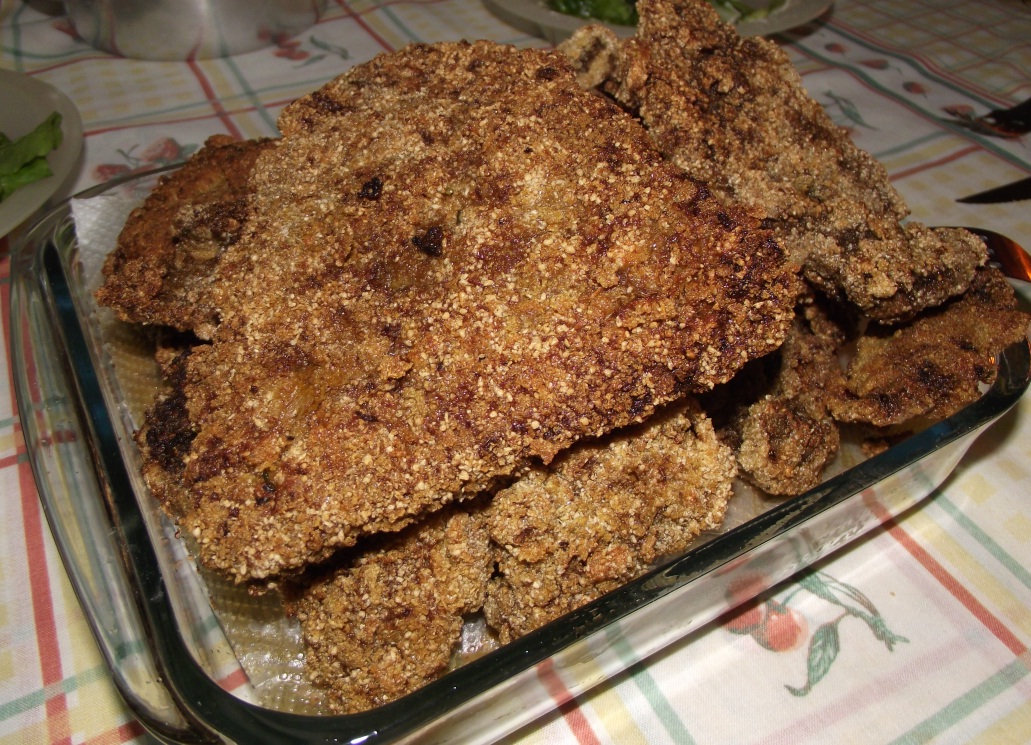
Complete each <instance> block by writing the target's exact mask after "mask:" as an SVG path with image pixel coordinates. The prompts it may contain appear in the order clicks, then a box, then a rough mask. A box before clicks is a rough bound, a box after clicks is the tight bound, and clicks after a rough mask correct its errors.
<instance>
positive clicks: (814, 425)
mask: <svg viewBox="0 0 1031 745" xmlns="http://www.w3.org/2000/svg"><path fill="white" fill-rule="evenodd" d="M849 327H850V326H849V324H848V323H847V322H846V321H845V320H844V319H838V318H837V317H836V314H835V313H834V312H833V309H832V308H831V307H829V306H828V304H827V303H825V302H823V301H822V300H821V299H820V298H819V297H818V296H816V295H814V294H812V293H810V294H809V295H808V296H807V297H806V299H805V300H804V301H803V302H801V303H800V304H799V307H798V311H797V316H796V320H795V324H794V325H793V327H792V329H791V331H790V332H788V336H787V339H786V340H785V341H784V344H783V345H782V346H781V348H780V349H778V350H777V351H776V352H774V353H773V354H771V355H768V356H767V357H765V358H763V359H762V360H757V361H755V362H753V363H750V365H749V368H748V369H747V370H746V371H745V372H744V373H742V374H741V375H739V376H737V377H736V378H735V379H734V380H732V381H731V382H730V383H728V384H727V386H726V387H727V389H728V390H727V391H721V392H720V393H719V396H716V395H714V396H713V397H712V398H717V397H718V398H722V399H724V400H725V403H724V404H723V410H722V411H717V412H714V416H716V417H718V418H719V419H721V420H724V421H726V424H725V425H724V426H721V427H720V430H719V433H720V437H721V439H723V441H724V442H726V443H727V444H729V445H730V446H731V447H732V448H733V449H734V451H735V454H736V456H737V462H738V469H739V471H740V474H741V476H742V477H743V478H744V479H746V480H747V481H749V482H750V483H751V484H752V485H754V486H756V487H758V488H760V489H762V490H763V491H764V492H766V493H767V494H771V495H775V496H792V495H796V494H801V493H802V492H805V491H807V490H808V489H811V488H813V487H814V486H816V485H817V484H819V483H820V481H821V479H822V476H823V473H824V471H825V469H826V467H827V465H828V464H829V463H830V462H831V460H832V459H833V458H834V456H835V454H836V453H837V452H838V447H839V444H840V433H839V431H838V425H837V423H836V422H835V421H834V419H833V417H832V416H831V413H830V410H829V405H828V398H829V396H830V395H831V391H832V390H834V389H835V387H836V386H837V385H840V379H841V376H842V370H841V366H840V364H839V362H838V355H839V350H840V349H841V347H842V345H843V344H844V343H845V341H846V339H847V337H848V329H849ZM707 410H708V408H707Z"/></svg>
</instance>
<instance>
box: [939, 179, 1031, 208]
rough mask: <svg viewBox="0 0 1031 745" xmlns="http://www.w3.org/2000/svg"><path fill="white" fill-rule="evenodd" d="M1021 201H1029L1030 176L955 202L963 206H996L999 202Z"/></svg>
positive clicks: (1030, 191)
mask: <svg viewBox="0 0 1031 745" xmlns="http://www.w3.org/2000/svg"><path fill="white" fill-rule="evenodd" d="M1022 199H1031V176H1029V177H1028V178H1022V179H1020V180H1019V181H1014V182H1013V183H1010V184H1003V185H1002V186H996V187H995V188H994V189H988V190H987V191H981V192H978V193H977V194H971V195H970V196H967V197H962V198H961V199H957V200H956V201H957V202H962V203H963V204H998V203H1000V202H1019V201H1020V200H1022Z"/></svg>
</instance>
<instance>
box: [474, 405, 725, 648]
mask: <svg viewBox="0 0 1031 745" xmlns="http://www.w3.org/2000/svg"><path fill="white" fill-rule="evenodd" d="M735 470H736V469H735V465H734V456H733V453H732V452H731V450H730V448H729V447H727V446H725V445H723V444H722V443H720V442H719V440H718V439H717V438H716V433H715V431H714V430H713V426H712V422H711V421H710V420H709V419H708V417H706V416H705V414H704V413H702V411H701V409H700V408H699V406H698V405H697V403H696V402H695V401H694V399H688V400H687V401H686V402H685V403H683V404H680V405H678V406H677V407H676V408H675V409H673V410H671V411H664V412H660V413H659V414H656V416H654V417H652V419H650V420H649V421H648V422H646V423H645V424H643V425H638V426H637V427H634V428H631V430H630V431H628V432H619V433H616V434H615V436H610V438H608V439H606V440H604V441H602V442H600V443H592V444H585V443H581V444H579V445H577V446H576V447H574V448H573V449H571V450H569V451H568V452H566V453H564V454H563V455H562V456H560V457H559V458H557V459H556V460H555V461H554V463H552V466H551V467H550V468H549V469H547V470H544V469H538V470H535V471H533V472H531V473H530V474H529V475H527V476H526V477H524V478H523V479H521V480H519V481H517V482H516V483H515V484H513V485H512V486H510V487H508V488H507V489H504V490H502V491H500V492H499V493H498V494H496V495H495V497H494V499H493V501H492V502H491V504H490V506H489V507H488V508H487V511H486V512H487V524H488V526H489V530H490V535H491V539H492V540H493V541H494V542H495V543H496V544H497V550H498V552H499V560H498V572H497V575H496V576H495V577H494V578H493V579H491V582H490V586H489V588H488V591H487V601H486V605H485V606H484V615H485V617H486V619H487V623H488V624H489V625H490V626H491V627H492V628H494V629H495V630H496V631H497V632H498V635H499V637H500V639H501V641H502V642H507V641H509V640H511V639H513V638H516V637H519V636H522V635H524V634H526V633H528V632H530V631H532V630H534V629H536V628H538V627H540V626H542V625H544V624H545V623H547V622H548V621H552V620H554V619H556V618H558V617H559V616H561V615H563V614H565V613H568V612H569V611H571V610H574V609H575V608H578V607H580V606H582V605H584V604H585V603H588V602H590V601H591V600H594V599H595V598H598V597H600V596H601V595H603V594H604V593H606V592H608V591H610V590H613V589H615V588H617V587H619V586H620V585H623V584H625V583H626V582H627V581H628V580H630V579H633V578H634V577H637V576H639V575H641V574H643V573H644V572H645V571H646V570H647V569H648V568H650V567H651V566H653V565H654V564H655V563H656V562H657V561H658V560H660V559H662V558H664V557H670V556H674V555H676V554H678V553H681V552H683V551H684V550H685V549H686V548H687V546H688V544H689V543H690V542H691V541H692V540H694V539H695V538H697V537H698V536H699V535H700V534H701V533H703V532H705V531H709V530H715V529H717V528H718V527H719V526H720V524H721V523H722V520H723V514H724V512H725V511H726V507H727V501H728V500H729V498H730V496H731V484H732V481H733V478H734V475H735Z"/></svg>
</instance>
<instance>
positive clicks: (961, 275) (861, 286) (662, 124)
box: [560, 0, 985, 322]
mask: <svg viewBox="0 0 1031 745" xmlns="http://www.w3.org/2000/svg"><path fill="white" fill-rule="evenodd" d="M638 11H639V15H640V23H639V25H638V30H637V34H636V36H635V37H633V38H629V39H625V40H617V39H616V38H615V36H614V35H613V34H612V33H611V31H609V30H607V29H605V28H603V27H600V26H591V27H587V28H585V29H582V30H581V31H579V32H578V33H577V34H576V35H574V36H573V38H571V39H569V40H568V41H567V42H566V43H565V44H563V45H562V46H561V47H560V48H561V49H562V50H563V51H564V52H565V53H566V54H568V55H569V56H570V57H571V58H572V59H573V60H574V63H575V65H576V67H577V69H578V70H579V73H580V77H581V80H582V81H583V82H584V84H587V85H598V86H600V87H601V89H602V90H603V91H605V92H606V93H608V94H609V95H611V96H613V97H614V98H615V99H616V100H618V101H619V102H620V103H621V104H622V105H624V106H626V107H627V108H628V109H629V110H631V111H632V112H634V113H635V114H637V115H638V116H639V117H640V119H641V120H642V121H643V123H644V125H645V127H647V129H648V131H649V133H650V134H651V136H652V138H653V140H654V141H655V142H656V144H657V145H658V147H659V149H660V150H661V151H662V152H663V153H664V154H665V155H666V156H667V157H668V158H669V159H670V160H671V161H672V162H674V163H675V164H677V165H678V166H679V167H681V168H683V169H684V170H685V171H686V172H687V173H688V174H690V175H691V176H692V177H693V178H695V179H698V180H700V181H702V182H704V183H705V184H707V185H708V186H709V188H710V189H712V191H713V193H714V194H716V195H717V196H718V197H719V198H720V199H721V200H724V201H725V202H727V203H730V204H739V205H744V206H746V207H747V208H749V209H751V210H753V211H755V212H756V214H759V215H761V216H762V217H763V218H764V219H765V220H766V222H767V224H769V225H770V226H771V227H772V228H773V229H774V231H775V233H776V235H777V239H778V241H780V242H781V244H782V245H783V247H784V248H785V250H786V251H787V252H788V254H789V256H790V257H791V258H792V259H793V260H795V261H797V262H798V263H799V264H800V265H801V266H802V268H803V274H804V276H805V278H806V279H807V280H808V281H809V282H810V283H811V284H812V285H814V286H815V287H817V288H819V289H820V290H822V291H823V292H825V293H827V294H828V295H829V296H831V297H833V298H836V299H839V300H843V301H847V302H849V303H851V304H853V305H854V306H855V307H856V308H858V309H859V310H860V311H862V312H863V313H864V314H865V315H867V316H868V317H870V318H873V319H876V320H880V321H885V322H894V321H899V320H902V319H905V318H908V317H911V316H912V315H914V314H915V313H917V312H918V311H920V310H921V309H923V308H926V307H929V306H933V305H937V304H939V303H941V302H943V301H944V300H946V299H948V298H950V297H953V296H955V295H958V294H959V293H961V292H962V291H963V290H964V289H965V288H966V286H967V284H968V283H969V281H970V279H971V277H972V276H973V273H974V269H975V267H977V266H980V265H981V264H983V263H984V261H985V252H984V247H983V245H982V244H981V243H980V241H978V240H977V239H976V238H975V237H974V236H972V235H970V234H969V233H967V232H966V231H963V230H956V229H931V228H928V227H926V226H923V225H920V224H918V223H907V224H902V223H901V222H900V221H901V220H903V218H905V217H906V216H907V214H908V209H907V208H906V206H905V205H904V203H903V201H902V199H901V198H900V197H899V195H898V194H897V193H896V191H895V190H894V188H892V186H891V185H890V184H889V182H888V178H887V174H886V173H885V171H884V168H883V167H882V166H881V165H880V164H879V163H878V162H877V161H875V160H874V159H873V158H872V157H871V156H870V155H868V154H867V153H865V152H863V151H861V150H860V149H858V148H857V147H856V146H855V145H854V144H853V143H852V141H851V139H850V138H849V136H848V133H847V132H846V131H845V130H843V129H842V128H840V127H838V126H837V125H835V124H834V123H833V121H832V120H831V119H830V117H829V116H828V115H827V113H826V112H825V111H824V109H823V108H822V107H821V106H820V105H819V104H818V103H817V102H816V101H815V100H813V99H812V98H810V97H809V96H808V95H807V93H806V92H805V90H804V89H803V87H802V81H801V78H800V77H799V75H798V73H797V72H796V71H795V69H794V68H793V67H792V65H791V63H790V60H789V59H788V58H787V56H786V55H785V53H784V52H783V51H782V50H781V49H780V48H779V47H777V45H776V44H774V43H773V42H771V41H769V40H767V39H763V38H760V37H747V38H743V37H741V36H740V35H739V34H738V33H737V31H736V30H735V29H734V28H733V27H732V26H730V25H728V24H724V23H721V22H720V21H719V18H718V16H717V15H716V13H715V11H714V10H713V9H712V7H711V6H710V5H709V4H708V3H707V2H705V1H704V0H641V2H640V3H639V4H638Z"/></svg>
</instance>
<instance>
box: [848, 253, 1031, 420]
mask: <svg viewBox="0 0 1031 745" xmlns="http://www.w3.org/2000/svg"><path fill="white" fill-rule="evenodd" d="M1029 320H1031V319H1029V316H1028V314H1026V313H1024V312H1022V311H1020V310H1017V307H1016V298H1015V297H1014V294H1013V290H1012V288H1011V287H1010V286H1009V284H1008V283H1007V282H1006V278H1005V277H1004V276H1003V275H1002V273H1001V272H1000V271H998V270H997V269H994V268H990V267H989V268H984V269H981V270H979V271H978V272H977V274H976V276H975V277H974V281H973V282H972V283H971V287H970V289H969V290H968V291H967V293H966V294H964V295H963V296H962V297H960V298H958V299H956V300H953V301H952V302H950V303H948V304H946V305H944V306H942V307H941V308H935V309H933V310H930V311H927V312H926V313H924V314H923V315H922V316H920V317H919V318H917V319H916V320H914V321H913V322H911V323H909V324H907V325H905V326H903V327H901V328H898V329H886V330H883V331H882V332H881V333H876V334H874V333H868V334H866V335H864V336H863V337H861V338H860V339H859V342H858V344H857V347H856V351H855V354H854V356H853V358H852V360H851V362H850V363H849V365H848V370H847V372H846V374H845V377H844V380H843V383H842V385H841V386H840V387H839V388H838V389H837V390H836V391H835V392H834V394H833V395H832V396H831V399H830V409H831V412H832V413H833V415H834V417H835V418H837V419H838V420H840V421H843V422H858V423H865V424H871V425H874V426H875V427H880V428H888V429H889V431H890V432H895V433H898V432H903V433H907V432H912V431H917V430H919V429H922V428H923V427H925V426H927V425H928V424H931V423H933V422H935V421H938V420H940V419H944V418H945V417H947V416H950V415H951V414H954V413H956V412H957V411H959V410H960V409H961V408H963V407H964V406H966V405H967V404H969V403H971V402H972V401H975V400H977V398H979V397H980V396H981V386H984V385H988V384H991V383H992V382H993V381H994V380H995V375H996V371H997V366H996V362H995V357H996V355H998V354H999V353H1000V352H1001V351H1002V350H1004V349H1005V348H1006V347H1007V346H1009V345H1010V344H1014V343H1016V342H1018V341H1020V340H1021V339H1024V338H1025V336H1026V334H1027V331H1028V322H1029Z"/></svg>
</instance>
